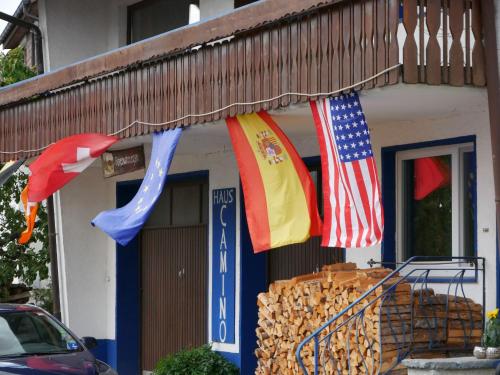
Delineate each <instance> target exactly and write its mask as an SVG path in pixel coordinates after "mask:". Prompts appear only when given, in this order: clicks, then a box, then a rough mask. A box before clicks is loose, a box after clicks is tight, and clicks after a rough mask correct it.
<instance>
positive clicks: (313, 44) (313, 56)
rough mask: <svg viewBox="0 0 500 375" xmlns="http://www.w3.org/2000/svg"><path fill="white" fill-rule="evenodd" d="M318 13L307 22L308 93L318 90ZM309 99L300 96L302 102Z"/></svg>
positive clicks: (319, 67)
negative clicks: (308, 39) (308, 31)
mask: <svg viewBox="0 0 500 375" xmlns="http://www.w3.org/2000/svg"><path fill="white" fill-rule="evenodd" d="M319 21H320V18H319V15H318V14H314V15H313V16H312V17H311V19H310V22H309V30H310V43H309V58H308V62H307V63H308V73H309V74H308V77H309V85H308V87H307V91H308V92H309V93H316V92H318V91H319V86H320V85H319V82H318V77H319V72H320V69H321V65H320V64H319V59H318V54H319V51H318V44H319V40H318V39H319V30H318V28H319ZM308 100H309V99H308V98H307V97H302V98H301V101H302V102H307V101H308Z"/></svg>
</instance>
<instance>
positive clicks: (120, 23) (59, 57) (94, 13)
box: [39, 0, 234, 70]
mask: <svg viewBox="0 0 500 375" xmlns="http://www.w3.org/2000/svg"><path fill="white" fill-rule="evenodd" d="M138 2H139V1H138V0H85V1H81V0H39V12H40V29H41V30H42V35H43V38H44V63H45V69H46V70H54V69H57V68H60V67H63V66H66V65H70V64H73V63H76V62H79V61H82V60H85V59H88V58H90V57H93V56H96V55H99V54H102V53H105V52H108V51H111V50H113V49H116V48H120V47H123V46H125V45H126V44H127V7H128V6H129V5H132V4H135V3H138ZM233 6H234V1H233V0H200V17H201V20H204V19H207V18H210V17H214V16H217V15H219V14H222V13H225V12H227V11H229V10H231V9H233Z"/></svg>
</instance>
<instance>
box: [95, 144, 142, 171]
mask: <svg viewBox="0 0 500 375" xmlns="http://www.w3.org/2000/svg"><path fill="white" fill-rule="evenodd" d="M101 160H102V169H103V172H104V177H113V176H118V175H120V174H124V173H129V172H134V171H137V170H139V169H144V168H145V158H144V147H143V146H137V147H132V148H127V149H125V150H116V151H107V152H105V153H103V154H102V156H101Z"/></svg>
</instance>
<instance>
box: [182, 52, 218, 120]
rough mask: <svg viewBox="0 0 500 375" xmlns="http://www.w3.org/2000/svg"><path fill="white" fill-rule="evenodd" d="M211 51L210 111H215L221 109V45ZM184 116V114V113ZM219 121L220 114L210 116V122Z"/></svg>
mask: <svg viewBox="0 0 500 375" xmlns="http://www.w3.org/2000/svg"><path fill="white" fill-rule="evenodd" d="M211 49H212V51H210V52H211V55H212V62H213V63H212V72H211V80H212V109H213V110H216V109H219V108H220V107H221V95H220V93H221V92H220V80H221V78H220V66H221V63H222V61H221V55H220V53H221V51H220V50H221V45H220V44H216V45H214V46H213V47H211ZM185 114H186V113H185ZM218 119H220V112H217V113H214V114H213V115H212V116H210V121H213V120H218Z"/></svg>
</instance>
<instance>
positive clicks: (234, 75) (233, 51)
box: [228, 42, 238, 117]
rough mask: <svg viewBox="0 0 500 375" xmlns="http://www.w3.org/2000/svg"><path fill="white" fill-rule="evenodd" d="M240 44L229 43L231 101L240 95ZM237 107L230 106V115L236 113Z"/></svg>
mask: <svg viewBox="0 0 500 375" xmlns="http://www.w3.org/2000/svg"><path fill="white" fill-rule="evenodd" d="M237 51H238V44H237V43H236V42H233V43H230V44H229V77H228V86H229V102H230V103H235V102H236V100H237V98H238V95H237V89H236V87H237V84H238V72H237V68H236V60H237V54H238V52H237ZM236 110H237V108H236V107H235V106H232V107H231V108H229V116H231V117H232V116H234V115H236Z"/></svg>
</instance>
